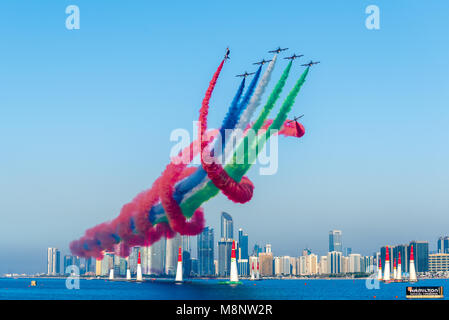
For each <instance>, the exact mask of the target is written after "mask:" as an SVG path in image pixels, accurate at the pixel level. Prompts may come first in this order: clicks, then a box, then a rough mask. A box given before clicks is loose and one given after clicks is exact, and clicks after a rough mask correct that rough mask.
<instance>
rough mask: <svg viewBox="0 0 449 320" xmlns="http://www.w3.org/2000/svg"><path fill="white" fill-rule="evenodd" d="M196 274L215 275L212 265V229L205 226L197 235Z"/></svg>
mask: <svg viewBox="0 0 449 320" xmlns="http://www.w3.org/2000/svg"><path fill="white" fill-rule="evenodd" d="M197 251H198V254H197V257H198V274H199V275H200V276H212V275H215V274H216V273H215V267H214V229H213V228H210V227H205V228H204V230H203V231H202V232H201V233H200V234H199V235H198V236H197Z"/></svg>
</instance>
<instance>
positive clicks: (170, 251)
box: [165, 233, 181, 276]
mask: <svg viewBox="0 0 449 320" xmlns="http://www.w3.org/2000/svg"><path fill="white" fill-rule="evenodd" d="M166 243H167V245H166V251H165V274H167V275H171V276H174V275H176V267H177V264H178V251H179V247H180V246H181V236H180V235H179V233H178V234H176V236H175V237H173V238H171V239H167V241H166Z"/></svg>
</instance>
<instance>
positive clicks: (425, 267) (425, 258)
mask: <svg viewBox="0 0 449 320" xmlns="http://www.w3.org/2000/svg"><path fill="white" fill-rule="evenodd" d="M410 245H413V253H414V256H415V269H416V272H427V271H429V242H428V241H411V242H410ZM408 256H410V246H409V248H408Z"/></svg>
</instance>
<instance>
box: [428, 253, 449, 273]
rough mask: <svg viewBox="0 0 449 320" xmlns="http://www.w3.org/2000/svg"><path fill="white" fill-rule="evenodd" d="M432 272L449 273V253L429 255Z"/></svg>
mask: <svg viewBox="0 0 449 320" xmlns="http://www.w3.org/2000/svg"><path fill="white" fill-rule="evenodd" d="M429 271H430V272H448V271H449V253H434V254H429Z"/></svg>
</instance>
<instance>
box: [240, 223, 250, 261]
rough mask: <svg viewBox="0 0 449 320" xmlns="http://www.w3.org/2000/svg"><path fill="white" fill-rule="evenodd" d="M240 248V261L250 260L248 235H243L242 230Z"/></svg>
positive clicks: (241, 231)
mask: <svg viewBox="0 0 449 320" xmlns="http://www.w3.org/2000/svg"><path fill="white" fill-rule="evenodd" d="M238 241H239V242H238V243H239V248H240V255H241V257H240V259H249V252H248V251H249V250H248V234H246V233H243V230H242V229H239V239H238Z"/></svg>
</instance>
